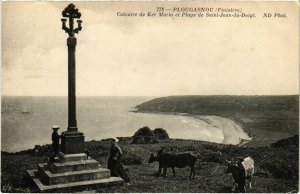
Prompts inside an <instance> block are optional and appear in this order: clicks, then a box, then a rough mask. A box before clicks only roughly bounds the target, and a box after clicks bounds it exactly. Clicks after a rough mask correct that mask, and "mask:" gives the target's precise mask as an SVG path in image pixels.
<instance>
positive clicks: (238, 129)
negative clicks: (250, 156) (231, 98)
mask: <svg viewBox="0 0 300 194" xmlns="http://www.w3.org/2000/svg"><path fill="white" fill-rule="evenodd" d="M131 112H135V113H148V114H165V115H179V116H187V117H191V118H194V119H197V120H201V121H204V122H206V123H207V124H208V125H212V126H213V127H216V128H221V129H223V136H224V139H223V141H222V142H213V143H219V144H232V145H238V146H242V145H245V144H247V143H249V142H250V141H252V138H251V137H250V136H249V135H248V133H247V131H246V130H244V127H243V125H242V124H240V123H239V122H237V121H236V120H235V119H232V118H227V117H222V116H219V115H197V114H190V113H178V112H159V111H139V110H134V111H131ZM233 134H234V135H233ZM200 141H206V140H200ZM233 142H234V143H233Z"/></svg>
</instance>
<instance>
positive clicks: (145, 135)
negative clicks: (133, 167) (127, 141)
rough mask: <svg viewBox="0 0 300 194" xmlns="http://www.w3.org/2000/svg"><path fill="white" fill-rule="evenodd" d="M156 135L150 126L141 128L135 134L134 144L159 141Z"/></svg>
mask: <svg viewBox="0 0 300 194" xmlns="http://www.w3.org/2000/svg"><path fill="white" fill-rule="evenodd" d="M157 142H158V141H157V139H156V136H155V135H154V133H153V131H151V129H150V128H149V127H146V126H145V127H142V128H140V129H139V130H138V131H137V132H135V134H134V135H133V141H132V143H134V144H148V143H157Z"/></svg>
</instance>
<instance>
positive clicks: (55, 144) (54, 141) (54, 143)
mask: <svg viewBox="0 0 300 194" xmlns="http://www.w3.org/2000/svg"><path fill="white" fill-rule="evenodd" d="M58 129H59V126H53V127H52V130H53V132H52V149H53V154H52V155H51V156H50V158H49V160H50V162H54V158H55V157H56V156H57V155H58V153H59V139H60V137H61V136H60V135H58V133H57V131H58Z"/></svg>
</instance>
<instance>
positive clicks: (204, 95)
mask: <svg viewBox="0 0 300 194" xmlns="http://www.w3.org/2000/svg"><path fill="white" fill-rule="evenodd" d="M169 96H299V94H175V95H164V96H158V95H148V96H147V95H145V96H142V95H141V96H138V95H132V96H126V95H119V96H116V95H111V96H109V95H90V96H84V95H77V96H76V97H169ZM1 97H68V96H67V95H55V96H50V95H49V96H47V95H1Z"/></svg>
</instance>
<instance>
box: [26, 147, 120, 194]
mask: <svg viewBox="0 0 300 194" xmlns="http://www.w3.org/2000/svg"><path fill="white" fill-rule="evenodd" d="M55 161H57V162H48V163H43V164H38V168H37V170H28V171H27V173H28V174H29V176H30V177H31V178H32V180H33V181H34V183H35V184H36V185H37V187H38V188H39V190H40V191H54V190H58V191H59V189H63V188H73V187H87V186H93V185H97V186H102V187H103V186H108V185H122V184H123V182H124V181H123V179H121V178H119V177H110V170H108V169H106V168H103V167H101V165H99V162H98V161H96V160H94V159H91V158H89V159H88V158H87V156H86V154H84V153H80V154H62V153H61V154H60V155H59V158H55Z"/></svg>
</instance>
